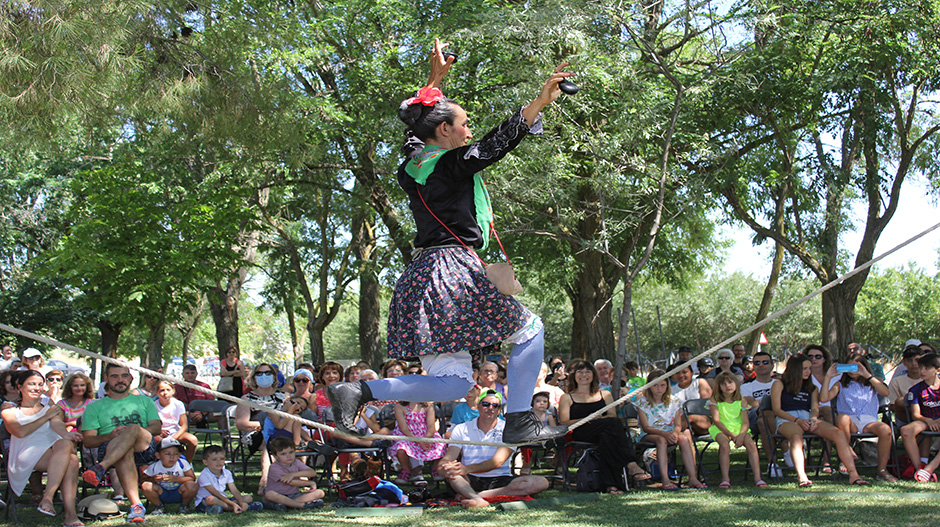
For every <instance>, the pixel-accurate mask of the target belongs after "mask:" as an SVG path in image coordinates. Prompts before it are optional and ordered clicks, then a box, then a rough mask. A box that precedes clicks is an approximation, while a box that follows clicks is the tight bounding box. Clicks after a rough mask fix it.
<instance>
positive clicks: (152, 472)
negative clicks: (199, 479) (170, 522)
mask: <svg viewBox="0 0 940 527" xmlns="http://www.w3.org/2000/svg"><path fill="white" fill-rule="evenodd" d="M140 490H142V491H143V493H144V497H146V498H147V501H149V502H150V504H151V505H153V506H154V509H153V510H152V511H151V512H150V514H163V513H164V512H166V511H165V510H164V508H163V506H164V505H166V504H167V503H179V504H180V509H179V512H180V514H186V513H187V512H189V506H190V504H192V502H193V498H195V497H196V491H197V490H199V486H198V485H196V473H195V472H193V466H192V464H191V463H190V462H189V461H188V460H187V459H186V458H184V457H183V445H182V444H180V442H179V441H177V440H176V439H174V438H172V437H165V438H163V440H162V441H160V447H159V448H158V449H157V461H154V462H153V463H151V464H150V465H148V466H147V468H145V469H144V470H143V471H142V476H141V484H140Z"/></svg>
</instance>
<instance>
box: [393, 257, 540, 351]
mask: <svg viewBox="0 0 940 527" xmlns="http://www.w3.org/2000/svg"><path fill="white" fill-rule="evenodd" d="M529 315H530V313H529V310H528V309H526V307H525V306H523V305H522V304H520V303H519V302H518V301H517V300H516V299H515V298H513V297H511V296H509V295H504V294H502V293H500V292H499V291H498V290H497V289H496V286H494V285H493V283H492V282H490V281H489V280H488V279H487V278H486V270H485V269H484V267H483V263H482V262H480V260H479V258H477V257H476V255H475V254H474V253H473V252H471V251H470V250H468V249H466V248H464V247H436V248H433V249H425V250H423V251H421V252H420V253H419V254H418V255H417V256H416V257H415V258H414V259H413V260H412V261H411V264H409V265H408V267H407V268H406V269H405V272H404V273H403V274H402V275H401V277H400V278H399V279H398V283H397V284H396V285H395V293H394V295H393V296H392V303H391V306H389V315H388V355H389V357H392V358H397V359H410V358H416V357H423V356H427V355H436V354H440V353H456V352H460V351H470V352H474V351H476V350H480V349H482V348H486V347H489V346H493V345H499V344H500V343H501V342H502V341H503V340H505V339H506V338H507V337H509V336H510V335H512V334H513V333H515V332H517V331H519V330H520V329H522V327H523V326H524V325H525V323H526V320H528V318H529Z"/></svg>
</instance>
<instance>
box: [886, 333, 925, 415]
mask: <svg viewBox="0 0 940 527" xmlns="http://www.w3.org/2000/svg"><path fill="white" fill-rule="evenodd" d="M924 355H925V352H924V350H922V349H920V346H908V347H906V348H904V355H903V356H902V359H901V362H902V364H903V366H904V369H905V373H903V374H900V375H899V374H897V373H895V375H894V377H892V378H891V383H890V384H888V399H890V401H891V411H892V412H894V419H895V420H896V421H897V422H898V424H899V425H900V426H904V425H906V424H907V393H908V392H909V391H911V388H913V387H914V385H915V384H917V383H919V382H921V381H923V379H922V378H921V376H920V364H919V363H918V362H917V360H918V359H920V358H921V357H923V356H924Z"/></svg>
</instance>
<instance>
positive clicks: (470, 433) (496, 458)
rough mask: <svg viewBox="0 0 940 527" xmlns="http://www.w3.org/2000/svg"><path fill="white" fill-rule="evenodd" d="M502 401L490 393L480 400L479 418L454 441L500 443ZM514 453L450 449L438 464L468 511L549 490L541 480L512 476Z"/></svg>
mask: <svg viewBox="0 0 940 527" xmlns="http://www.w3.org/2000/svg"><path fill="white" fill-rule="evenodd" d="M501 409H502V398H501V397H500V395H499V393H498V392H487V394H486V395H485V396H484V397H483V399H481V400H480V416H479V417H477V418H476V419H474V420H473V421H468V422H466V423H462V424H460V425H457V426H456V427H455V428H454V431H453V434H452V435H451V437H452V438H453V439H459V440H462V441H475V442H485V443H501V442H502V440H503V428H504V427H505V426H506V424H505V422H504V421H501V420H499V419H498V416H499V413H500V410H501ZM511 457H512V449H510V448H509V447H497V446H486V445H450V446H449V447H448V448H447V451H446V452H445V454H444V457H442V458H441V460H440V461H439V462H438V464H437V470H438V472H439V473H441V474H443V475H444V478H445V479H446V481H447V484H448V486H449V487H450V488H451V489H452V490H453V491H454V493H456V495H457V498H458V499H460V500H461V504H462V505H463V506H464V507H465V508H475V507H486V506H488V505H489V502H487V501H486V498H490V497H494V496H530V495H532V494H538V493H539V492H542V491H543V490H545V489H547V488H548V480H547V479H545V478H543V477H541V476H513V475H511V473H510V467H509V463H510V458H511ZM458 460H459V461H458Z"/></svg>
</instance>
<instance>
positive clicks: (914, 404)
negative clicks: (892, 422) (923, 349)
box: [901, 353, 940, 482]
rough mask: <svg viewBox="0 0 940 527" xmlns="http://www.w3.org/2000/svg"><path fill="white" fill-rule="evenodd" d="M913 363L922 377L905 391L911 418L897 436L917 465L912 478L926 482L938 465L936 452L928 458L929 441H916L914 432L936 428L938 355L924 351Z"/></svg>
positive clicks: (939, 426) (939, 391)
mask: <svg viewBox="0 0 940 527" xmlns="http://www.w3.org/2000/svg"><path fill="white" fill-rule="evenodd" d="M917 364H918V365H919V366H920V377H921V379H923V380H922V381H921V382H919V383H917V384H915V385H914V386H913V387H911V389H910V391H908V392H907V405H908V409H909V410H910V414H911V422H910V423H908V424H906V425H904V426H902V427H901V440H902V441H903V443H904V450H905V451H906V452H907V455H908V456H909V457H910V458H911V463H913V464H914V466H916V467H917V472H915V474H914V479H915V480H916V481H920V482H926V481H930V479H931V478H930V476H931V474H933V473H934V472H935V471H936V470H937V467H938V466H940V456H938V457H936V458H934V459H933V460H930V461H929V462H928V456H929V455H930V445H931V441H922V442H920V443H918V438H917V436H918V435H920V433H921V432H924V431H926V430H932V431H937V430H940V377H938V376H937V369H938V368H940V356H938V355H937V354H936V353H927V354H926V355H924V356H923V357H921V358H919V359H917ZM918 460H919V461H918Z"/></svg>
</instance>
